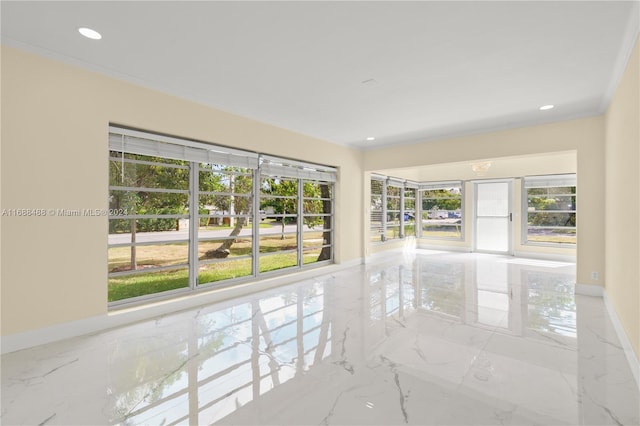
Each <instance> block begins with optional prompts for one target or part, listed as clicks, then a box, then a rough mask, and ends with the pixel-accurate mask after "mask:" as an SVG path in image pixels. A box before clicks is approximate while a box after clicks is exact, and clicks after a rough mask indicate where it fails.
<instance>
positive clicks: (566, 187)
mask: <svg viewBox="0 0 640 426" xmlns="http://www.w3.org/2000/svg"><path fill="white" fill-rule="evenodd" d="M523 194H524V195H525V196H524V197H523V208H524V210H525V211H526V215H522V216H523V226H522V228H523V239H524V240H525V241H526V242H527V243H529V244H575V243H576V176H575V175H553V176H530V177H525V178H524V179H523Z"/></svg>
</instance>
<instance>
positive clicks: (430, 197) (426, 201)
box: [422, 188, 462, 211]
mask: <svg viewBox="0 0 640 426" xmlns="http://www.w3.org/2000/svg"><path fill="white" fill-rule="evenodd" d="M461 208H462V197H461V195H460V190H459V189H457V188H451V189H432V190H428V191H423V193H422V210H423V211H430V210H448V211H455V210H460V209H461Z"/></svg>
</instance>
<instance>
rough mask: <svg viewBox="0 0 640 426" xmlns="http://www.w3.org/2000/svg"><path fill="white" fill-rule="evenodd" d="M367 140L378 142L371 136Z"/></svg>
mask: <svg viewBox="0 0 640 426" xmlns="http://www.w3.org/2000/svg"><path fill="white" fill-rule="evenodd" d="M367 140H368V141H374V140H376V138H374V137H373V136H369V137H368V138H367Z"/></svg>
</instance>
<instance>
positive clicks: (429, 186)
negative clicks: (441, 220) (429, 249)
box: [419, 181, 466, 241]
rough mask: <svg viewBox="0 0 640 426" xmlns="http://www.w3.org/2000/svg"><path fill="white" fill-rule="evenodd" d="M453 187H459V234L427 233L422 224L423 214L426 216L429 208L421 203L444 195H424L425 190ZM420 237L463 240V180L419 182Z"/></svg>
mask: <svg viewBox="0 0 640 426" xmlns="http://www.w3.org/2000/svg"><path fill="white" fill-rule="evenodd" d="M453 188H459V189H460V195H459V197H460V217H459V218H457V219H459V220H460V225H459V227H460V231H459V234H460V235H459V236H446V235H445V236H433V235H429V233H428V231H426V230H425V229H424V226H425V224H426V222H425V219H424V215H425V214H426V215H427V217H428V215H429V210H426V209H424V207H423V205H424V202H425V200H430V199H431V200H436V199H438V198H444V197H438V198H433V197H425V191H436V190H451V189H453ZM419 190H420V197H419V198H420V237H421V238H425V239H430V240H445V241H465V232H466V229H465V216H466V211H465V182H464V181H440V182H428V183H421V184H420V188H419ZM447 215H448V213H447ZM445 226H447V227H453V226H455V224H452V225H445Z"/></svg>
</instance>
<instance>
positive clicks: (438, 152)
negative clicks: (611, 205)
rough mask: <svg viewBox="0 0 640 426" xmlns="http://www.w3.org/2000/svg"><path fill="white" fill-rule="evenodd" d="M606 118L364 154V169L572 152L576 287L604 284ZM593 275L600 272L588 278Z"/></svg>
mask: <svg viewBox="0 0 640 426" xmlns="http://www.w3.org/2000/svg"><path fill="white" fill-rule="evenodd" d="M604 140H605V131H604V117H603V116H596V117H589V118H582V119H577V120H569V121H562V122H557V123H552V124H544V125H538V126H531V127H522V128H517V129H510V130H504V131H498V132H491V133H484V134H478V135H469V136H463V137H457V138H450V139H443V140H437V141H430V142H423V143H417V144H411V145H401V146H393V147H388V148H381V149H372V150H369V151H365V155H364V170H365V171H369V172H371V171H376V170H385V169H400V168H405V167H419V166H425V165H435V164H447V163H459V162H465V161H478V160H486V159H493V158H502V157H517V156H527V155H536V154H547V153H558V152H566V151H575V152H576V156H577V182H578V184H577V195H578V196H577V211H578V215H577V220H578V224H577V225H578V243H577V245H576V264H577V265H576V268H577V271H576V272H577V277H576V278H577V282H578V283H580V284H590V285H597V286H603V283H604V203H603V200H604V179H603V177H604ZM591 272H598V278H597V279H592V276H591Z"/></svg>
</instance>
